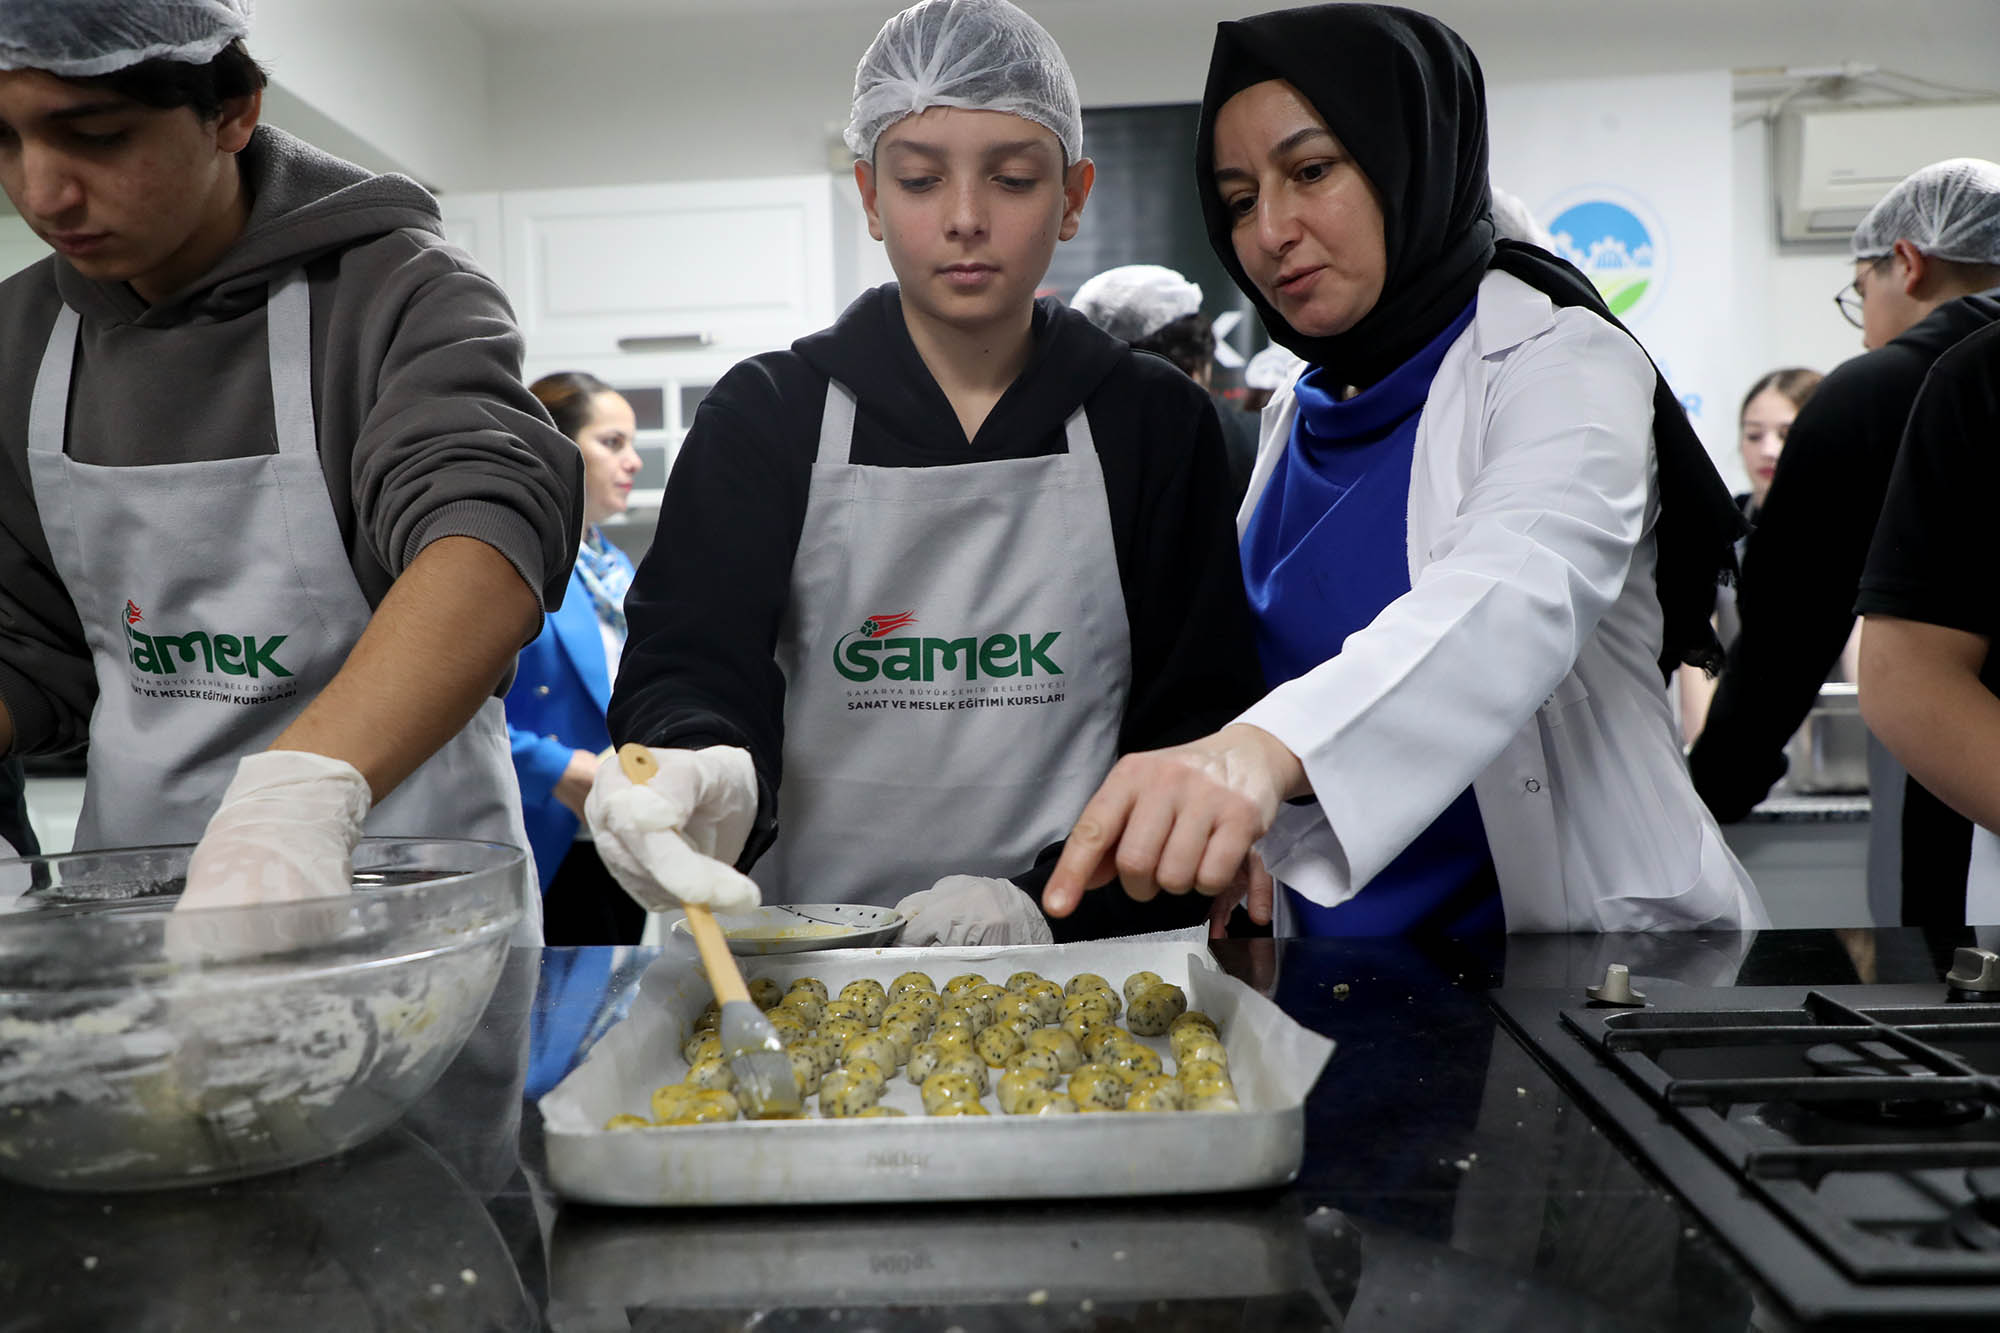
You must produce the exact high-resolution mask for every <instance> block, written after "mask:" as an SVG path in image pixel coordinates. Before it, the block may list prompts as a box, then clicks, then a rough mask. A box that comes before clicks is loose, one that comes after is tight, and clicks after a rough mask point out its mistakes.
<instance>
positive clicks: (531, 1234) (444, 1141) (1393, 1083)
mask: <svg viewBox="0 0 2000 1333" xmlns="http://www.w3.org/2000/svg"><path fill="white" fill-rule="evenodd" d="M1970 942H1971V933H1970V932H1969V931H1964V930H1960V931H1949V932H1933V933H1930V934H1928V935H1926V934H1924V933H1920V932H1917V931H1904V930H1890V931H1767V932H1764V933H1763V934H1761V935H1757V936H1747V935H1745V936H1736V935H1709V936H1622V937H1620V936H1607V937H1582V936H1578V937H1544V938H1514V939H1509V940H1506V941H1504V942H1501V941H1498V940H1495V941H1492V942H1491V943H1490V944H1489V945H1486V946H1479V945H1453V944H1436V945H1429V946H1421V945H1416V944H1412V943H1408V942H1402V941H1395V942H1383V943H1368V942H1352V941H1349V942H1331V941H1287V942H1283V943H1278V944H1273V943H1272V942H1270V941H1232V942H1228V943H1225V944H1220V945H1218V946H1217V947H1216V954H1217V957H1218V958H1219V959H1220V961H1221V962H1222V964H1223V965H1224V966H1225V967H1226V968H1228V969H1229V970H1230V971H1231V972H1233V973H1235V974H1236V975H1238V976H1241V977H1243V978H1244V979H1245V980H1247V981H1249V982H1250V983H1251V984H1252V985H1255V986H1257V987H1258V988H1259V989H1262V990H1265V991H1267V993H1269V994H1271V995H1272V997H1273V998H1274V999H1275V1000H1276V1002H1277V1003H1278V1004H1279V1006H1280V1007H1282V1008H1283V1009H1284V1010H1285V1011H1286V1012H1288V1013H1290V1014H1291V1015H1292V1016H1293V1017H1295V1018H1296V1019H1298V1021H1300V1022H1301V1023H1303V1024H1305V1025H1306V1026H1307V1027H1310V1028H1313V1029H1316V1030H1318V1031H1321V1032H1324V1033H1326V1034H1328V1035H1330V1036H1332V1037H1334V1038H1336V1039H1337V1040H1338V1042H1339V1049H1338V1050H1337V1052H1336V1053H1335V1055H1334V1058H1333V1060H1332V1062H1331V1063H1330V1064H1329V1066H1328V1068H1327V1071H1326V1074H1325V1076H1324V1077H1323V1078H1322V1079H1321V1080H1320V1084H1319V1086H1318V1088H1317V1089H1316V1090H1315V1091H1314V1093H1313V1096H1312V1098H1311V1100H1310V1101H1309V1102H1308V1105H1307V1132H1306V1155H1305V1162H1304V1166H1303V1169H1302V1170H1301V1172H1300V1175H1299V1179H1298V1181H1297V1183H1296V1184H1295V1185H1294V1186H1292V1187H1291V1188H1289V1189H1285V1190H1279V1191H1270V1192H1261V1193H1256V1194H1249V1195H1230V1196H1210V1197H1172V1198H1159V1199H1135V1200H1127V1201H1123V1202H1114V1203H1081V1202H1080V1203H1053V1204H1049V1203H1038V1204H1021V1205H1000V1204H992V1205H941V1206H926V1207H921V1208H919V1207H910V1208H897V1207H874V1208H850V1209H803V1208H800V1209H759V1210H751V1211H743V1210H727V1211H724V1210H708V1211H695V1212H684V1211H670V1210H659V1211H628V1210H611V1209H594V1208H580V1207H576V1206H573V1205H564V1204H562V1203H561V1202H560V1201H559V1200H557V1199H555V1198H554V1197H553V1196H552V1195H551V1194H550V1192H549V1191H548V1189H547V1187H546V1185H545V1183H544V1179H543V1171H542V1162H543V1155H542V1145H541V1137H540V1125H539V1121H538V1118H537V1116H536V1113H535V1111H534V1108H533V1105H532V1103H525V1102H523V1100H522V1099H521V1097H520V1095H519V1094H520V1089H521V1086H522V1079H523V1077H524V1072H525V1063H524V1061H522V1060H520V1059H515V1060H513V1061H512V1062H511V1067H509V1068H506V1069H502V1070H500V1071H498V1073H497V1074H496V1072H495V1070H494V1068H493V1067H492V1065H491V1064H490V1062H489V1063H488V1064H486V1065H484V1066H482V1065H480V1064H479V1063H478V1062H475V1061H472V1060H469V1059H467V1060H461V1062H460V1064H459V1065H457V1066H454V1068H453V1070H452V1071H451V1072H449V1073H448V1074H447V1075H446V1078H445V1080H444V1081H443V1082H441V1083H440V1084H439V1086H438V1088H437V1089H435V1090H434V1091H433V1092H432V1093H431V1094H430V1096H428V1097H427V1098H426V1099H425V1100H424V1102H423V1103H421V1104H420V1105H419V1107H418V1108H417V1110H415V1111H413V1112H412V1114H411V1116H410V1117H409V1119H408V1120H407V1121H406V1122H405V1125H404V1126H403V1127H399V1128H398V1129H395V1130H392V1131H391V1132H390V1133H388V1134H386V1135H384V1136H383V1137H381V1138H379V1139H377V1140H376V1141H374V1142H373V1143H371V1144H369V1145H366V1146H365V1147H363V1148H362V1149H360V1150H357V1151H355V1152H352V1153H349V1154H347V1155H345V1156H344V1157H341V1158H337V1159H335V1160H333V1161H330V1162H325V1163H321V1164H319V1165H317V1166H314V1167H310V1168H306V1169H304V1170H300V1171H294V1172H289V1173H285V1174H282V1175H276V1176H270V1177H265V1178H263V1179H259V1180H252V1181H246V1182H242V1183H239V1184H235V1185H228V1186H222V1187H217V1188H208V1189H196V1190H189V1191H182V1192H178V1193H166V1194H151V1195H115V1196H114V1195H96V1196H81V1195H59V1194H43V1193H37V1192H33V1191H27V1190H21V1189H15V1188H11V1187H0V1237H4V1239H0V1333H8V1331H10V1330H17V1329H20V1330H25V1329H38V1330H39V1329H92V1330H96V1329H103V1330H120V1331H121V1333H124V1331H127V1330H131V1331H136V1333H151V1331H152V1330H181V1329H187V1330H195V1329H200V1330H211V1329H223V1328H247V1329H268V1330H285V1331H287V1333H290V1331H292V1330H307V1329H340V1330H359V1329H423V1330H460V1329H466V1330H470V1329H516V1328H519V1329H537V1328H554V1329H558V1330H564V1331H565V1333H570V1331H577V1333H605V1331H609V1330H667V1329H674V1330H682V1329H686V1330H725V1329H727V1330H738V1329H744V1330H747V1329H753V1328H754V1329H759V1330H789V1329H804V1328H815V1329H818V1328H836V1329H840V1330H882V1331H883V1333H888V1331H889V1330H906V1329H907V1330H933V1329H935V1330H945V1329H953V1328H956V1329H960V1330H963V1331H964V1333H981V1331H982V1330H1014V1329H1022V1330H1026V1329H1064V1330H1128V1329H1131V1330H1137V1329H1146V1330H1153V1329H1175V1330H1190V1331H1192V1330H1211V1329H1212V1330H1224V1329H1227V1330H1266V1329H1270V1330H1277V1329H1293V1328H1297V1329H1321V1328H1327V1329H1346V1330H1375V1329H1397V1330H1453V1331H1454V1333H1456V1331H1457V1330H1473V1329H1478V1330H1485V1329H1498V1330H1511V1329H1522V1330H1530V1329H1532V1330H1536V1333H1569V1331H1571V1330H1574V1331H1577V1333H1581V1331H1582V1330H1597V1329H1604V1330H1613V1329H1615V1330H1618V1331H1619V1333H1633V1331H1634V1330H1742V1329H1751V1328H1755V1329H1759V1330H1769V1331H1775V1330H1781V1329H1784V1328H1785V1327H1786V1326H1785V1324H1784V1323H1783V1322H1782V1320H1781V1319H1780V1318H1779V1316H1778V1315H1777V1314H1776V1313H1775V1312H1774V1311H1772V1310H1771V1309H1769V1308H1768V1307H1767V1306H1766V1305H1764V1304H1760V1300H1759V1297H1758V1294H1757V1290H1756V1287H1755V1285H1754V1284H1753V1283H1752V1282H1751V1281H1750V1279H1749V1278H1748V1277H1747V1276H1746V1274H1745V1273H1744V1272H1743V1270H1741V1269H1740V1267H1739V1266H1738V1265H1737V1264H1736V1263H1735V1261H1734V1260H1733V1258H1732V1257H1731V1256H1730V1255H1729V1253H1728V1252H1727V1251H1726V1250H1724V1249H1723V1247H1722V1246H1721V1245H1720V1244H1719V1242H1717V1241H1716V1240H1714V1239H1713V1238H1712V1237H1711V1236H1710V1234H1709V1233H1708V1231H1707V1230H1706V1229H1705V1228H1704V1227H1703V1225H1702V1224H1701V1223H1700V1221H1699V1220H1698V1219H1697V1218H1695V1217H1694V1216H1693V1215H1692V1214H1691V1213H1688V1212H1687V1211H1686V1210H1685V1209H1684V1208H1682V1207H1681V1206H1680V1204H1679V1203H1678V1202H1677V1201H1676V1199H1675V1198H1674V1196H1673V1194H1672V1192H1671V1191H1670V1190H1668V1189H1667V1188H1666V1187H1665V1186H1664V1185H1663V1184H1661V1183H1660V1182H1658V1181H1657V1180H1655V1179H1653V1178H1651V1177H1650V1176H1649V1174H1648V1173H1647V1172H1646V1171H1645V1170H1644V1169H1643V1168H1641V1167H1639V1166H1637V1165H1635V1164H1634V1163H1633V1161H1632V1160H1630V1159H1629V1158H1628V1157H1627V1156H1626V1155H1625V1154H1624V1153H1623V1152H1622V1151H1621V1149H1620V1148H1619V1147H1618V1146H1617V1145H1616V1143H1615V1142H1614V1141H1613V1140H1612V1139H1610V1138H1608V1137H1607V1135H1606V1134H1605V1132H1604V1131H1603V1130H1601V1129H1600V1128H1598V1127H1597V1126H1596V1125H1595V1124H1593V1123H1592V1122H1591V1120H1590V1119H1589V1118H1588V1117H1587V1115H1586V1114H1585V1113H1584V1112H1582V1111H1581V1110H1580V1109H1579V1108H1578V1106H1577V1105H1576V1104H1575V1103H1574V1102H1573V1101H1572V1100H1571V1099H1570V1097H1569V1096H1568V1095H1567V1094H1566V1093H1565V1092H1564V1091H1563V1090H1562V1089H1561V1088H1560V1087H1559V1086H1558V1085H1557V1084H1556V1083H1555V1082H1554V1080H1553V1079H1552V1078H1551V1077H1550V1076H1549V1075H1548V1074H1546V1073H1544V1072H1543V1070H1542V1069H1541V1068H1540V1066H1538V1065H1537V1064H1536V1063H1535V1061H1534V1060H1533V1058H1532V1057H1531V1056H1529V1055H1528V1054H1527V1052H1526V1051H1525V1050H1524V1049H1523V1048H1522V1047H1521V1046H1519V1045H1518V1044H1517V1043H1516V1042H1515V1041H1514V1040H1513V1039H1512V1038H1510V1037H1509V1036H1507V1035H1506V1034H1505V1033H1504V1032H1503V1031H1502V1030H1501V1029H1500V1028H1499V1027H1498V1026H1497V1021H1496V1019H1495V1017H1494V1015H1493V1013H1492V1012H1491V1010H1490V1009H1489V1008H1488V1006H1487V1005H1486V1003H1485V1001H1484V1000H1483V998H1482V995H1481V992H1483V991H1484V990H1486V989H1489V988H1491V987H1493V986H1496V985H1501V984H1505V985H1508V986H1512V987H1522V986H1530V987H1576V988H1580V987H1582V986H1583V985H1584V984H1585V983H1586V982H1590V981H1595V980H1597V979H1598V978H1600V977H1601V976H1602V975H1603V971H1604V966H1605V964H1606V963H1607V962H1612V961H1621V962H1625V963H1627V964H1628V965H1629V966H1630V967H1631V969H1632V971H1633V972H1634V973H1635V974H1640V975H1643V976H1646V977H1648V978H1664V979H1668V980H1666V981H1655V982H1653V984H1654V985H1656V986H1658V985H1665V986H1667V987H1668V988H1669V989H1670V988H1671V986H1672V985H1674V984H1685V985H1691V986H1709V985H1728V984H1737V985H1776V984H1816V985H1830V984H1840V983H1852V982H1854V981H1857V980H1864V981H1877V980H1879V981H1892V982H1894V981H1901V982H1933V981H1936V980H1938V979H1939V978H1941V977H1942V975H1943V973H1944V971H1945V970H1946V968H1947V967H1948V965H1949V959H1950V952H1951V949H1952V947H1953V946H1954V945H1955V944H1960V943H1970ZM648 956H649V955H648V953H647V951H642V950H620V951H613V950H547V951H544V952H543V953H542V954H540V955H537V954H535V953H532V952H527V951H517V955H516V957H515V958H514V959H513V960H512V962H511V964H510V967H509V971H508V975H507V976H506V977H505V978H503V981H502V984H501V987H500V990H499V991H498V993H497V994H496V996H495V998H494V1001H493V1004H492V1005H491V1006H490V1007H489V1010H488V1012H487V1016H486V1020H485V1026H484V1028H483V1029H482V1033H481V1037H480V1038H477V1039H475V1040H482V1039H483V1040H484V1041H485V1043H486V1045H487V1048H488V1049H489V1050H491V1049H503V1050H509V1051H516V1052H524V1051H525V1049H526V1046H527V1043H526V1041H525V1031H526V1028H527V1025H528V1019H529V1015H530V1011H531V1007H532V1006H539V1009H540V1012H539V1013H538V1014H537V1015H536V1027H537V1029H538V1033H539V1037H540V1040H538V1042H537V1051H536V1055H537V1061H536V1065H535V1068H534V1070H533V1071H532V1079H533V1082H534V1083H536V1084H537V1085H540V1084H545V1083H547V1082H549V1081H551V1080H552V1079H553V1078H554V1077H556V1076H557V1074H559V1072H560V1069H561V1067H562V1065H563V1063H564V1058H565V1056H566V1054H567V1053H566V1052H563V1051H557V1050H554V1049H553V1048H555V1047H560V1046H574V1045H575V1044H577V1043H578V1042H579V1041H585V1042H587V1041H588V1040H589V1039H590V1038H591V1037H592V1036H594V1035H595V1034H596V1033H597V1032H599V1031H601V1030H602V1028H603V1027H604V1026H605V1025H606V1024H607V1023H608V1022H609V1021H611V1019H612V1018H613V1017H615V1015H616V1014H617V1013H618V1012H620V1006H619V1001H620V1000H621V998H623V999H629V993H630V988H631V986H632V985H633V984H634V982H635V981H636V978H637V974H638V970H639V967H640V965H642V964H643V963H644V962H645V961H646V960H647V958H648ZM1216 1125H1217V1129H1218V1132H1226V1126H1227V1117H1216Z"/></svg>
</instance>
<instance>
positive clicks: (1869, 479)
mask: <svg viewBox="0 0 2000 1333" xmlns="http://www.w3.org/2000/svg"><path fill="white" fill-rule="evenodd" d="M1850 253H1851V254H1852V256H1853V259H1854V277H1853V280H1852V281H1851V282H1850V283H1849V284H1848V285H1846V286H1844V287H1842V288H1841V290H1840V291H1839V292H1838V293H1836V294H1835V296H1834V301H1835V303H1836V304H1837V305H1838V306H1839V307H1840V311H1841V313H1842V314H1843V315H1845V316H1846V317H1847V320H1848V322H1849V323H1851V324H1853V325H1854V326H1855V327H1856V328H1858V329H1860V330H1861V335H1862V336H1861V342H1862V346H1863V347H1865V348H1866V349H1867V350H1866V351H1865V352H1864V353H1863V354H1862V355H1860V356H1858V357H1855V358H1854V359H1852V360H1850V361H1847V362H1844V363H1842V364H1841V365H1840V366H1838V367H1836V368H1835V369H1834V370H1833V372H1832V373H1831V374H1829V375H1828V376H1827V377H1826V379H1825V381H1824V382H1822V383H1821V385H1820V386H1819V390H1818V391H1817V392H1816V393H1815V394H1814V395H1813V397H1812V400H1811V401H1810V402H1808V403H1807V404H1806V405H1805V406H1804V407H1803V408H1801V409H1800V410H1799V414H1798V418H1797V419H1796V420H1795V421H1793V423H1792V427H1791V432H1790V434H1789V436H1788V437H1787V439H1786V443H1785V449H1784V453H1783V455H1782V456H1781V457H1780V459H1779V461H1778V466H1777V473H1776V475H1775V476H1774V477H1773V478H1772V482H1771V488H1770V491H1769V493H1768V495H1767V496H1766V498H1765V501H1764V505H1763V509H1762V512H1761V513H1760V514H1759V516H1758V520H1757V529H1756V532H1755V533H1753V534H1752V536H1751V538H1750V541H1749V544H1748V547H1747V548H1746V550H1745V552H1744V557H1743V574H1742V579H1741V581H1740V583H1739V585H1738V588H1737V603H1738V606H1739V607H1740V609H1741V611H1742V619H1743V631H1742V634H1741V635H1740V636H1739V637H1738V638H1737V640H1736V643H1735V645H1734V646H1733V647H1732V648H1731V650H1730V653H1729V661H1728V665H1727V666H1726V667H1725V668H1724V670H1723V673H1722V676H1721V679H1720V680H1719V681H1718V682H1717V686H1716V690H1715V698H1714V702H1713V703H1712V704H1711V705H1710V708H1709V712H1708V718H1707V724H1706V726H1705V727H1704V729H1703V731H1702V734H1701V737H1700V739H1699V740H1697V741H1696V742H1695V744H1694V747H1693V749H1692V750H1691V751H1690V752H1689V755H1688V762H1689V766H1690V768H1691V769H1692V770H1693V773H1694V780H1695V789H1696V790H1697V791H1699V792H1700V793H1701V796H1702V799H1703V800H1705V801H1706V802H1707V803H1708V807H1709V809H1710V810H1711V811H1712V812H1713V813H1714V814H1715V816H1716V818H1717V819H1719V820H1721V821H1723V822H1724V823H1729V822H1732V821H1734V820H1739V819H1742V818H1743V817H1744V816H1745V815H1747V814H1748V813H1749V812H1750V810H1751V808H1752V807H1753V806H1755V805H1756V804H1757V803H1758V802H1759V801H1762V800H1763V799H1764V798H1765V796H1766V795H1767V794H1768V793H1769V792H1770V789H1771V785H1772V784H1773V783H1774V782H1776V781H1777V780H1778V779H1779V778H1780V777H1781V776H1783V774H1784V772H1785V755H1784V749H1785V742H1786V740H1787V739H1789V738H1790V736H1791V735H1792V733H1793V732H1794V731H1796V730H1798V727H1799V724H1800V723H1801V722H1802V721H1804V719H1805V716H1806V714H1807V713H1808V712H1809V711H1810V710H1811V708H1812V706H1813V703H1814V701H1815V700H1816V699H1817V698H1818V694H1819V687H1820V683H1821V682H1822V681H1824V680H1826V678H1827V673H1828V671H1829V670H1831V669H1832V667H1833V665H1834V663H1835V661H1836V660H1837V659H1838V658H1839V656H1840V653H1841V649H1842V648H1843V647H1844V646H1845V645H1846V643H1847V639H1848V635H1849V633H1850V631H1851V630H1852V629H1853V626H1854V603H1855V595H1856V591H1857V589H1858V588H1859V585H1860V581H1861V572H1862V568H1863V566H1864V564H1865V563H1866V560H1867V556H1868V544H1869V540H1870V538H1872V537H1873V535H1874V532H1875V525H1876V520H1877V519H1878V518H1879V517H1880V514H1881V510H1882V497H1883V494H1884V492H1885V491H1886V489H1887V487H1888V484H1889V475H1890V472H1891V470H1892V469H1893V467H1894V466H1895V462H1896V453H1897V447H1898V444H1899V442H1900V441H1901V439H1902V436H1903V428H1904V425H1905V423H1906V422H1907V421H1908V419H1909V415H1910V406H1911V404H1912V403H1913V402H1914V401H1915V400H1916V397H1917V390H1918V388H1919V387H1920V386H1921V385H1922V384H1923V382H1924V376H1925V375H1926V374H1927V373H1929V371H1930V368H1931V365H1932V363H1933V362H1935V361H1936V360H1937V359H1938V357H1940V356H1941V355H1943V354H1944V353H1945V352H1946V351H1948V350H1949V349H1950V348H1951V347H1953V346H1954V345H1956V344H1957V343H1959V342H1960V341H1962V340H1963V339H1965V338H1966V337H1968V336H1970V335H1971V334H1973V333H1976V332H1978V331H1979V330H1980V329H1983V328H1985V327H1986V326H1987V325H1989V324H1991V323H1994V322H1995V321H2000V164H1995V163H1993V162H1988V161H1984V160H1981V159H1977V158H1953V159H1950V160H1947V161H1943V162H1936V163H1933V164H1931V165H1930V166H1927V167H1924V168H1922V169H1920V170H1918V171H1917V172H1915V173H1914V174H1912V175H1911V176H1909V177H1908V178H1907V179H1905V180H1904V181H1902V182H1901V183H1900V184H1898V185H1897V186H1896V187H1895V188H1894V189H1892V190H1891V191H1889V193H1888V194H1887V195H1886V196H1885V197H1884V198H1883V199H1882V201H1881V202H1880V203H1878V204H1876V205H1875V207H1874V208H1873V209H1872V210H1871V211H1870V212H1869V214H1868V216H1867V217H1865V218H1863V219H1862V221H1861V225H1860V226H1859V227H1857V228H1855V231H1854V236H1853V240H1852V243H1851V246H1850ZM1870 751H1871V753H1870V764H1869V768H1870V783H1869V787H1870V792H1871V797H1872V801H1873V810H1872V813H1871V817H1870V846H1869V875H1868V880H1869V901H1870V906H1871V908H1872V909H1873V911H1874V914H1875V918H1876V920H1877V922H1878V923H1880V924H1884V925H1894V924H1896V923H1897V922H1899V921H1900V922H1901V923H1903V924H1906V925H1919V924H1958V923H1962V922H1963V921H1964V919H1965V917H1964V903H1965V871H1966V858H1967V855H1968V849H1969V847H1970V845H1971V826H1970V825H1969V824H1968V823H1967V821H1966V820H1965V819H1963V818H1962V817H1961V816H1959V815H1957V814H1955V813H1953V812H1952V811H1951V810H1950V809H1949V808H1947V807H1946V806H1945V805H1944V804H1942V803H1941V802H1940V801H1939V800H1938V799H1937V798H1936V797H1935V796H1933V795H1932V794H1931V793H1930V792H1928V791H1926V790H1925V789H1924V788H1923V787H1922V786H1921V785H1919V784H1918V783H1916V782H1914V781H1908V782H1907V783H1906V781H1905V778H1904V774H1903V772H1902V770H1901V769H1900V768H1899V767H1896V766H1895V763H1894V760H1893V759H1892V758H1891V757H1890V756H1889V755H1888V753H1887V751H1885V750H1883V749H1882V747H1881V746H1879V745H1876V744H1874V743H1872V742H1871V745H1870Z"/></svg>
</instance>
